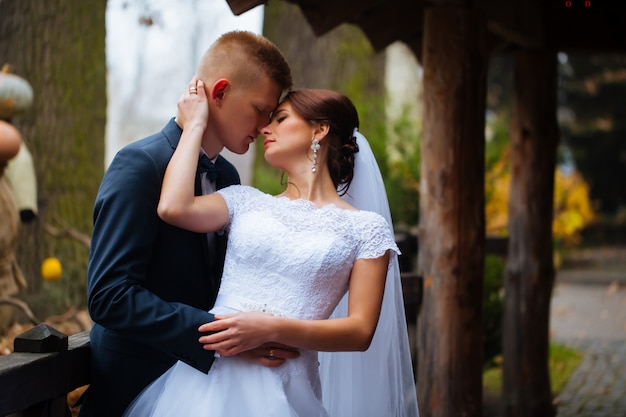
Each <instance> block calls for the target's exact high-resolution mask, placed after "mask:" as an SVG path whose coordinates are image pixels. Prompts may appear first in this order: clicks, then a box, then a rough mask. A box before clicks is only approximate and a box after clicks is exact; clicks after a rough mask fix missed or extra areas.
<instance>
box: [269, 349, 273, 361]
mask: <svg viewBox="0 0 626 417" xmlns="http://www.w3.org/2000/svg"><path fill="white" fill-rule="evenodd" d="M269 358H270V359H274V349H270V355H269Z"/></svg>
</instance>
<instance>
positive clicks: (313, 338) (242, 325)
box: [199, 251, 389, 356]
mask: <svg viewBox="0 0 626 417" xmlns="http://www.w3.org/2000/svg"><path fill="white" fill-rule="evenodd" d="M388 263H389V251H387V252H386V253H385V255H383V256H381V257H379V258H375V259H358V260H357V261H356V262H355V264H354V266H353V268H352V273H351V276H350V291H349V298H348V316H347V317H344V318H334V319H328V320H297V319H289V318H284V317H275V316H271V315H269V314H265V313H259V312H249V313H237V314H233V315H228V316H225V317H224V318H222V319H220V320H216V321H214V322H212V323H207V324H204V325H202V326H201V327H200V328H199V330H200V331H201V332H218V333H213V334H210V335H207V336H202V337H200V340H199V341H200V343H203V344H204V348H205V349H207V350H217V351H218V352H219V353H220V354H221V355H225V356H230V355H236V354H238V353H240V352H242V351H246V350H249V349H253V348H256V347H257V346H260V345H262V344H265V343H268V342H277V343H282V344H285V345H289V346H293V347H296V348H301V349H311V350H318V351H327V352H337V351H364V350H367V348H368V347H369V345H370V343H371V341H372V337H373V336H374V331H375V330H376V324H377V322H378V315H379V314H380V308H381V304H382V299H383V292H384V288H385V278H386V276H387V266H388Z"/></svg>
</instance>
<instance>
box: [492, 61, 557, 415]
mask: <svg viewBox="0 0 626 417" xmlns="http://www.w3.org/2000/svg"><path fill="white" fill-rule="evenodd" d="M556 83H557V66H556V54H555V53H553V52H547V51H520V52H517V53H516V55H515V70H514V98H513V117H512V122H511V145H512V152H511V189H510V200H509V251H508V257H507V263H506V272H505V284H504V289H505V301H504V322H503V326H504V329H503V338H504V341H503V342H504V343H503V352H504V368H503V412H504V413H503V415H504V416H506V417H514V416H515V417H517V416H519V417H522V416H533V417H552V416H554V415H555V410H554V407H553V406H552V395H551V391H550V375H549V371H548V357H549V329H550V326H549V323H550V299H551V295H552V286H553V284H554V274H555V272H554V265H553V247H552V209H553V201H554V200H553V199H554V197H553V193H554V170H555V167H556V150H557V145H558V124H557V116H556V110H557V106H556V88H557V87H556V86H557V84H556Z"/></svg>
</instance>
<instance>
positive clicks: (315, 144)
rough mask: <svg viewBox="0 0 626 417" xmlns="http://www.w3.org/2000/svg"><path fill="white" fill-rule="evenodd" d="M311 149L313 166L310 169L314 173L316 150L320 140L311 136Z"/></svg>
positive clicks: (318, 148)
mask: <svg viewBox="0 0 626 417" xmlns="http://www.w3.org/2000/svg"><path fill="white" fill-rule="evenodd" d="M311 149H313V166H312V167H311V171H312V172H313V173H315V172H316V171H317V151H319V150H320V142H319V140H317V139H316V138H313V142H311Z"/></svg>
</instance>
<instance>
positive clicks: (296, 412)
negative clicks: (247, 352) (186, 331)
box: [125, 357, 328, 417]
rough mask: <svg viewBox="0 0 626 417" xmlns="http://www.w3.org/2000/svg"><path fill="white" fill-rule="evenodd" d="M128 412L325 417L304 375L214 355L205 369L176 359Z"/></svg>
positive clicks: (166, 416)
mask: <svg viewBox="0 0 626 417" xmlns="http://www.w3.org/2000/svg"><path fill="white" fill-rule="evenodd" d="M125 416H129V417H130V416H132V417H136V416H137V417H148V416H151V417H172V416H200V417H225V416H228V417H255V416H258V417H267V416H276V417H328V414H327V413H326V411H325V410H324V408H323V406H322V403H321V402H320V400H319V399H318V398H317V396H316V395H315V393H314V391H313V389H312V387H311V384H310V382H309V381H308V377H307V375H306V374H296V375H289V376H288V377H285V375H281V374H280V373H279V372H277V371H276V370H275V369H270V368H265V367H263V366H258V365H254V364H251V363H250V362H246V361H243V360H240V359H237V358H224V357H222V358H216V359H215V363H214V364H213V367H212V368H211V371H210V372H209V373H208V374H204V373H202V372H200V371H198V370H196V369H194V368H192V367H191V366H189V365H187V364H185V363H183V362H178V363H177V364H176V365H174V366H173V367H172V368H170V369H169V370H168V371H167V372H166V373H165V374H163V375H162V376H161V377H160V378H159V379H157V380H156V381H155V382H153V383H152V384H151V385H150V386H148V387H147V388H146V389H145V390H144V391H143V392H142V393H141V394H140V395H139V396H138V397H137V399H136V400H135V401H134V402H133V404H131V406H130V407H129V409H128V410H127V411H126V413H125Z"/></svg>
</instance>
